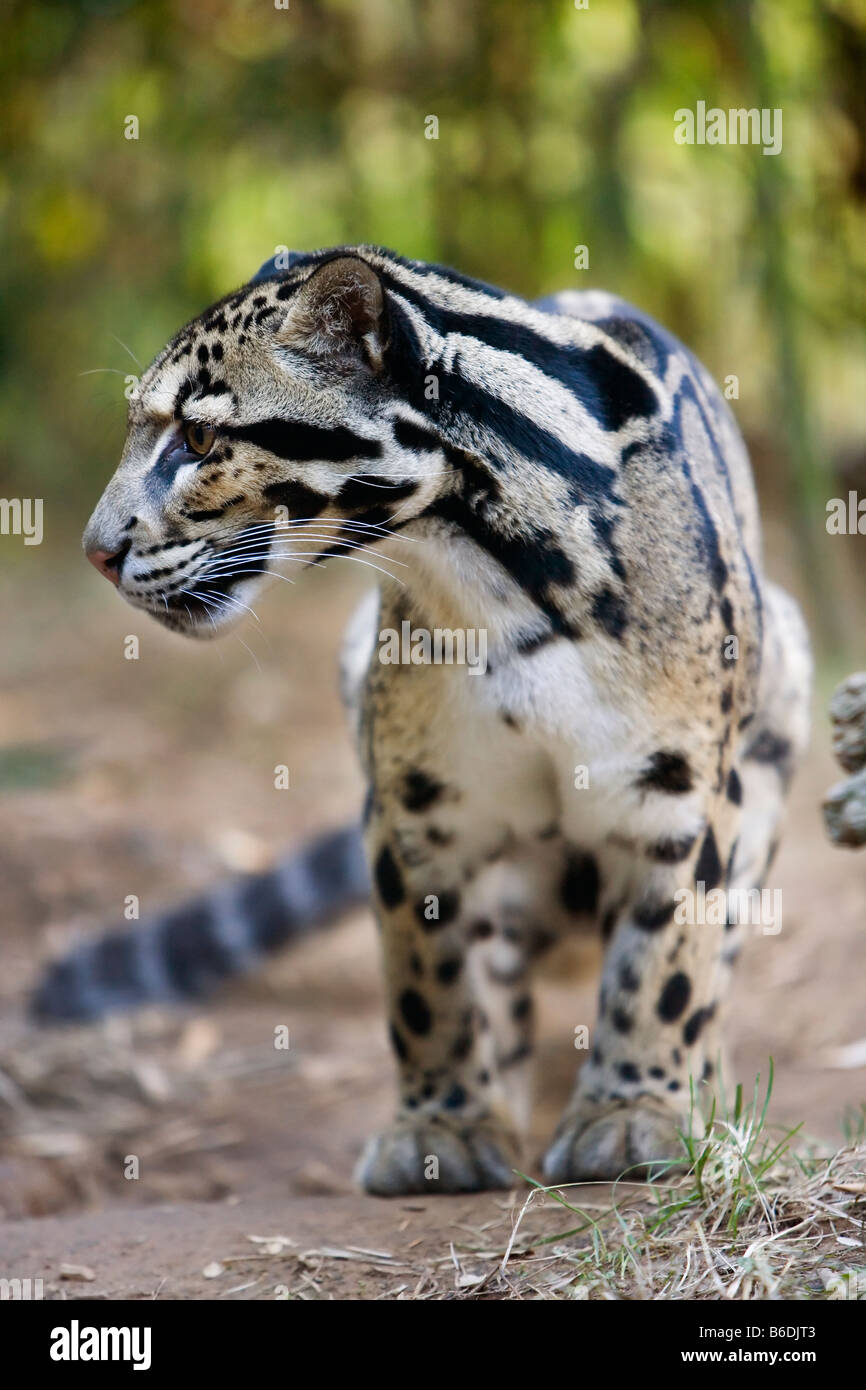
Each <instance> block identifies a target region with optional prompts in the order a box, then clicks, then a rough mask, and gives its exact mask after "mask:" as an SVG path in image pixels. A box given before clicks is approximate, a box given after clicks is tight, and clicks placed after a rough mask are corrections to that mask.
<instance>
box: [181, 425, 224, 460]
mask: <svg viewBox="0 0 866 1390" xmlns="http://www.w3.org/2000/svg"><path fill="white" fill-rule="evenodd" d="M183 437H184V441H185V442H186V444H187V445H188V447H189V448H190V449H192V451H193V453H194V454H200V455H204V454H207V453H209V451H210V450H211V449H212V448H213V442H214V439H215V437H216V434H215V431H214V430H212V429H211V427H210V425H199V424H196V423H195V421H190V422H189V424H187V425H185V426H184V431H183Z"/></svg>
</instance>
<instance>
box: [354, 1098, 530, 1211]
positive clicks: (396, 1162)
mask: <svg viewBox="0 0 866 1390" xmlns="http://www.w3.org/2000/svg"><path fill="white" fill-rule="evenodd" d="M517 1161H518V1145H517V1142H516V1140H515V1138H514V1136H513V1135H512V1134H511V1133H510V1131H509V1130H508V1129H506V1127H505V1126H504V1125H503V1124H501V1123H500V1122H499V1121H498V1120H496V1119H494V1118H493V1117H492V1116H489V1115H488V1116H484V1117H482V1118H480V1119H476V1120H473V1121H471V1122H469V1121H466V1120H464V1121H463V1122H460V1121H456V1120H452V1119H451V1118H450V1117H448V1119H446V1118H445V1117H444V1116H441V1115H438V1114H437V1115H432V1116H419V1117H418V1118H417V1119H416V1118H414V1117H413V1118H412V1119H405V1118H404V1119H399V1120H398V1121H397V1122H396V1123H395V1124H394V1125H393V1126H392V1128H391V1129H386V1130H384V1131H383V1133H381V1134H377V1135H376V1136H375V1137H374V1138H373V1139H371V1140H370V1142H369V1144H368V1145H367V1147H366V1149H365V1150H364V1153H363V1155H362V1156H361V1160H360V1162H359V1164H358V1167H357V1170H356V1173H355V1176H356V1179H357V1181H358V1182H359V1183H360V1184H361V1186H362V1187H363V1188H364V1189H365V1190H366V1191H367V1192H372V1193H374V1194H375V1195H376V1196H377V1197H399V1196H401V1195H403V1194H405V1193H415V1192H424V1193H431V1192H483V1191H486V1190H488V1189H489V1188H501V1187H512V1186H513V1185H514V1182H515V1175H514V1171H513V1169H514V1166H515V1164H516V1163H517Z"/></svg>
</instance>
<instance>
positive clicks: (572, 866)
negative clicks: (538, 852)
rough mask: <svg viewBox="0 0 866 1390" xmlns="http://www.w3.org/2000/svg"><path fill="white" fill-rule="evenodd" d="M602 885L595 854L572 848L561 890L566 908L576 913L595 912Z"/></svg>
mask: <svg viewBox="0 0 866 1390" xmlns="http://www.w3.org/2000/svg"><path fill="white" fill-rule="evenodd" d="M600 886H601V880H600V878H599V872H598V865H597V863H596V862H595V858H594V856H593V855H591V854H581V853H580V852H579V851H577V850H572V851H571V852H570V853H569V856H568V861H567V864H566V869H565V875H564V877H563V880H562V884H561V886H560V890H559V891H560V896H561V898H562V902H563V905H564V907H565V908H566V910H567V911H568V912H573V913H575V914H578V913H590V914H591V913H594V912H595V910H596V908H597V906H598V893H599V888H600Z"/></svg>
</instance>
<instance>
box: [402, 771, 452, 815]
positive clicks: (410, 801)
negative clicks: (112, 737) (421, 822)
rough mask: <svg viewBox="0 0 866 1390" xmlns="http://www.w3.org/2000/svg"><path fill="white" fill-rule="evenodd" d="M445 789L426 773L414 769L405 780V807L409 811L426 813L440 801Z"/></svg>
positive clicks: (407, 774)
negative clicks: (429, 807) (428, 808)
mask: <svg viewBox="0 0 866 1390" xmlns="http://www.w3.org/2000/svg"><path fill="white" fill-rule="evenodd" d="M444 790H445V788H444V787H443V785H442V783H441V782H437V781H436V780H435V778H433V777H428V775H427V773H426V772H421V771H420V770H415V769H413V770H412V771H411V772H407V773H406V776H405V778H404V779H403V805H404V806H405V807H406V810H407V811H413V812H414V811H426V810H427V807H428V806H432V805H433V803H434V801H438V799H439V797H440V796H441V795H442V793H443V791H444Z"/></svg>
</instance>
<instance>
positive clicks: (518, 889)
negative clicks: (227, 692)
mask: <svg viewBox="0 0 866 1390" xmlns="http://www.w3.org/2000/svg"><path fill="white" fill-rule="evenodd" d="M193 426H198V427H199V430H202V429H204V430H205V431H206V432H208V437H210V432H212V433H213V443H212V446H211V447H210V449H209V451H208V452H207V454H206V456H204V457H201V458H200V457H198V456H197V455H196V453H195V452H194V450H193V449H191V447H190V444H189V437H190V429H191V427H193ZM275 509H276V510H275ZM280 509H282V510H280ZM281 522H282V523H285V524H281ZM410 542H411V544H410ZM85 545H86V547H87V548H88V549H90V550H94V551H97V550H98V551H99V552H102V553H107V554H108V555H109V556H110V557H111V559H110V560H109V561H108V564H109V565H110V566H112V567H113V577H114V578H116V579H117V580H118V587H119V589H120V592H121V593H122V594H123V596H124V597H125V598H126V599H128V601H129V602H131V603H132V604H134V605H135V606H137V607H139V608H142V609H144V610H146V611H148V612H149V613H151V614H152V615H153V616H154V617H156V618H157V619H159V620H160V621H162V622H163V623H165V624H167V625H168V626H170V627H173V628H176V629H178V630H181V631H184V632H187V633H189V634H191V635H195V636H207V635H209V634H210V633H211V632H212V631H217V630H221V629H222V628H224V627H225V626H227V625H228V624H230V623H231V622H233V621H235V620H237V619H238V618H239V617H241V616H243V613H244V612H245V606H246V605H248V604H249V601H250V598H251V596H252V595H253V594H254V593H255V592H256V591H257V590H258V588H259V587H260V585H261V583H262V582H264V579H265V577H266V573H270V572H272V571H276V570H277V569H279V568H280V566H281V565H282V564H283V563H289V564H291V563H295V564H298V563H303V564H307V563H318V561H319V560H320V559H321V558H322V557H325V556H328V555H336V554H344V555H348V554H353V555H355V556H359V557H360V556H362V555H363V556H369V555H372V556H373V560H374V563H378V564H382V566H383V567H384V568H387V567H388V563H389V561H393V560H394V559H400V560H402V561H405V562H407V566H408V567H407V568H406V569H405V570H401V571H400V575H401V577H402V579H403V580H404V585H405V587H402V588H401V587H397V586H392V585H390V584H387V583H386V584H385V585H384V586H383V588H382V590H381V593H378V592H371V594H370V596H369V597H368V599H366V600H365V602H364V604H363V605H362V608H361V610H360V611H359V613H358V615H357V617H356V619H355V620H354V622H353V625H352V629H351V631H350V634H349V638H348V642H347V647H346V652H345V656H344V661H343V686H344V691H345V695H346V699H347V703H348V706H349V708H350V710H351V712H352V717H353V720H354V724H355V728H356V732H357V737H358V746H359V749H360V753H361V757H362V760H363V764H364V768H365V771H366V774H367V778H368V782H369V787H370V792H369V796H368V800H367V807H366V811H365V829H364V837H365V843H366V849H367V856H368V861H369V865H370V878H371V882H372V898H373V905H374V907H375V910H376V915H377V917H378V920H379V924H380V927H381V935H382V946H383V952H384V969H385V981H386V989H387V998H388V1015H389V1017H388V1024H389V1036H390V1038H391V1043H392V1046H393V1050H394V1054H395V1060H396V1064H397V1069H398V1074H399V1102H398V1109H397V1114H396V1117H395V1120H394V1123H393V1125H392V1126H391V1127H390V1128H389V1129H388V1130H386V1131H385V1132H384V1133H383V1134H381V1135H379V1136H378V1137H376V1138H375V1139H374V1140H372V1141H371V1143H370V1145H369V1146H368V1148H367V1150H366V1153H365V1155H364V1158H363V1160H362V1162H361V1166H360V1178H361V1181H362V1183H363V1184H364V1185H365V1186H366V1187H367V1189H368V1190H370V1191H372V1192H377V1193H386V1194H388V1193H402V1192H414V1191H424V1192H426V1191H436V1190H438V1191H456V1190H467V1189H476V1188H480V1187H487V1186H497V1185H503V1184H508V1183H509V1182H510V1181H511V1180H512V1170H513V1168H514V1166H515V1164H516V1162H517V1157H518V1152H519V1143H520V1133H521V1131H522V1129H523V1128H524V1127H525V1123H526V1119H527V1115H528V1105H529V1092H528V1081H529V1074H530V1069H531V1061H532V1051H533V1043H532V1034H533V1003H532V995H531V988H530V976H531V966H532V962H533V959H534V958H535V957H536V956H537V955H538V954H539V952H540V951H541V950H543V949H544V948H545V947H546V946H547V945H548V944H550V942H551V941H552V940H554V939H555V938H556V937H557V936H560V935H562V934H563V933H568V932H570V931H573V930H577V929H586V928H592V927H597V928H598V929H599V930H600V931H601V933H602V935H603V938H604V940H605V942H606V947H605V962H604V968H603V976H602V982H601V995H600V1004H599V1013H598V1019H597V1021H596V1023H595V1025H594V1028H593V1046H592V1049H591V1052H590V1054H589V1056H588V1058H587V1060H586V1062H585V1064H584V1065H583V1066H582V1067H581V1069H580V1074H579V1078H578V1081H577V1085H576V1089H575V1092H574V1096H573V1099H572V1101H571V1103H570V1104H569V1106H568V1108H567V1110H566V1113H565V1115H564V1117H563V1120H562V1122H561V1124H560V1126H559V1129H558V1130H557V1132H556V1135H555V1136H554V1139H553V1142H552V1145H551V1147H550V1149H549V1151H548V1153H547V1156H546V1159H545V1165H544V1171H545V1173H546V1175H547V1177H548V1178H549V1179H551V1180H554V1181H568V1180H572V1179H579V1178H592V1177H599V1178H612V1177H616V1176H618V1175H619V1174H620V1173H622V1172H623V1171H625V1170H630V1171H631V1172H632V1173H638V1172H640V1171H645V1170H646V1168H647V1165H649V1164H650V1163H651V1162H652V1161H653V1160H659V1159H664V1158H668V1157H670V1156H671V1155H672V1154H673V1153H675V1152H676V1151H677V1148H678V1141H677V1138H676V1132H677V1129H678V1127H680V1126H681V1125H682V1124H683V1123H684V1120H685V1117H686V1114H687V1111H688V1107H689V1096H690V1083H692V1082H694V1084H695V1085H697V1086H698V1087H700V1086H702V1085H703V1084H704V1083H705V1082H706V1081H707V1080H708V1079H709V1078H710V1077H711V1076H712V1074H713V1072H714V1069H715V1066H716V1062H717V1059H718V1056H719V1050H720V1037H719V1025H720V1019H721V1013H722V1007H723V1002H724V996H725V992H726V988H727V983H728V977H729V975H730V971H731V967H732V964H733V961H734V959H735V957H736V954H737V951H738V949H739V941H738V937H739V935H740V932H741V930H742V929H741V928H737V927H734V928H732V929H726V927H725V926H724V925H718V926H712V925H685V926H683V925H680V924H679V923H678V921H677V911H676V907H677V901H678V899H677V894H678V893H679V892H681V891H682V890H685V889H694V888H695V885H696V883H697V882H698V881H700V882H703V883H704V884H705V886H706V889H707V891H709V890H710V889H711V888H715V887H718V886H723V887H724V886H726V885H727V886H731V887H734V888H752V887H753V886H756V885H759V884H761V883H762V882H763V881H764V879H765V876H766V873H767V871H768V867H769V863H770V860H771V856H772V852H773V848H774V846H775V844H776V842H777V838H778V828H779V822H780V818H781V813H782V808H783V801H784V795H785V791H786V788H787V785H788V781H789V778H790V775H791V772H792V771H793V769H794V767H795V766H796V763H797V761H798V759H799V757H800V755H801V753H802V750H803V747H804V744H805V740H806V733H807V707H808V692H809V680H810V671H809V655H808V645H807V640H806V637H805V633H804V630H803V627H802V623H801V620H800V617H799V614H798V612H797V610H796V608H795V606H794V604H793V603H792V601H791V600H790V599H789V598H788V597H787V596H786V595H785V594H783V593H782V592H781V591H780V590H778V589H776V588H774V587H773V586H772V585H770V584H768V582H767V581H766V579H765V577H764V575H763V570H762V564H761V555H760V539H759V527H758V518H757V509H756V504H755V497H754V492H753V486H752V482H751V476H750V469H749V463H748V459H747V455H746V451H745V448H744V445H743V442H742V439H741V437H740V434H739V432H738V430H737V427H736V424H735V422H734V420H733V418H732V416H731V414H730V412H729V410H728V408H727V406H726V404H725V402H724V400H723V399H722V397H721V396H720V393H719V391H718V389H717V388H716V386H715V385H714V383H713V382H712V380H711V379H710V377H709V376H708V374H707V373H706V371H705V370H704V369H703V368H702V367H701V365H700V364H699V363H698V362H697V361H696V360H695V359H694V357H692V356H691V354H690V353H689V352H688V351H687V350H686V349H685V348H684V347H683V346H682V345H681V344H680V343H678V342H677V341H676V340H675V339H674V338H672V337H671V336H670V335H669V334H668V333H666V332H665V331H664V330H663V329H661V328H660V327H659V326H658V325H657V324H655V323H654V322H653V321H652V320H651V319H649V318H647V317H646V316H645V315H643V314H641V313H639V312H638V311H636V310H634V309H632V308H630V307H629V306H628V305H626V304H624V303H623V302H622V301H620V300H618V299H615V298H613V297H611V296H609V295H604V294H597V293H577V292H566V293H564V294H561V295H556V296H554V297H553V298H551V299H548V300H545V301H542V302H541V303H538V304H529V303H527V302H525V301H523V300H521V299H518V298H516V297H514V296H511V295H507V294H504V293H503V292H501V291H499V290H496V289H493V288H491V287H489V286H487V285H482V284H478V283H476V282H474V281H471V280H468V279H466V278H464V277H463V276H460V275H457V274H455V273H454V272H453V271H450V270H446V269H443V268H441V267H437V266H431V265H426V264H423V263H420V262H414V261H406V260H403V259H401V258H400V257H398V256H395V255H393V254H391V253H389V252H386V251H382V250H379V249H375V248H371V247H350V248H340V249H338V250H334V251H327V252H318V253H315V254H313V255H304V256H295V257H293V258H292V261H291V263H290V264H289V265H288V266H287V267H285V268H281V267H279V266H278V265H277V264H276V263H272V264H269V265H268V266H266V267H264V268H263V270H262V271H261V272H260V273H259V275H258V276H257V277H256V279H255V280H254V281H252V282H251V283H250V284H249V285H246V286H244V287H243V288H242V289H240V290H238V291H237V292H236V293H234V294H232V295H229V296H228V297H227V298H226V299H224V300H222V301H220V303H218V304H216V305H214V306H213V307H212V308H211V309H209V310H207V311H206V312H205V313H204V314H202V315H201V316H200V317H199V318H198V319H196V320H195V321H194V322H193V323H191V324H189V325H188V326H187V327H186V328H184V329H183V330H182V331H181V332H180V333H179V334H178V335H177V337H176V338H174V339H173V340H172V342H171V343H170V344H169V345H168V347H167V348H166V349H165V350H164V352H163V353H162V354H161V355H160V356H159V357H158V358H157V359H156V361H155V363H154V364H153V366H152V367H151V368H150V369H149V371H148V372H147V373H146V375H145V376H144V377H143V379H142V381H141V384H140V387H139V389H138V391H137V393H136V397H135V399H134V401H133V402H132V405H131V409H130V422H129V435H128V440H127V445H126V449H125V452H124V456H123V459H122V462H121V464H120V467H119V469H118V471H117V473H116V474H115V476H114V478H113V479H112V481H111V483H110V484H109V485H108V488H107V489H106V492H105V494H104V496H103V498H102V500H101V501H100V503H99V505H98V507H97V509H96V511H95V513H94V516H93V518H92V520H91V522H90V525H89V527H88V530H87V534H86V537H85ZM359 545H363V547H364V550H363V552H361V551H358V550H357V549H356V547H358V546H359ZM406 621H408V622H409V623H410V625H411V627H412V628H413V629H419V628H421V629H427V630H433V629H436V628H439V629H451V630H459V629H483V630H484V632H485V633H486V637H487V650H488V665H487V670H486V674H484V675H483V676H478V677H476V676H473V675H471V674H470V673H469V671H468V670H467V669H466V668H465V667H463V668H461V667H456V666H452V665H445V664H442V665H415V664H395V665H391V664H383V663H382V662H381V661H380V660H379V659H378V641H377V636H378V634H379V633H380V632H381V630H383V629H385V628H393V629H397V630H400V628H401V624H402V623H404V622H406ZM576 768H579V769H583V770H584V776H583V777H582V778H576V777H575V769H576ZM351 853H352V851H351V849H350V841H346V842H345V843H344V844H343V845H342V848H341V854H343V855H346V854H348V855H351ZM310 881H312V880H310ZM346 886H347V889H348V888H349V887H351V889H352V891H353V892H355V893H357V891H358V887H359V878H358V875H357V874H356V873H355V874H350V875H348V876H347V878H346ZM248 891H251V890H248ZM349 896H351V894H349ZM339 898H340V894H339V893H336V895H332V901H331V903H330V908H331V909H334V910H335V909H336V907H337V906H338V905H339V904H338V901H337V899H339ZM270 906H271V909H272V916H273V913H276V922H277V926H276V928H275V930H274V933H273V935H274V938H275V940H274V942H272V943H271V944H276V942H277V941H279V940H282V939H285V936H286V935H287V934H288V933H285V932H284V933H281V932H280V930H279V914H280V908H279V904H278V903H277V902H275V901H274V900H272V901H271V904H270ZM252 907H253V908H254V904H253V905H252ZM258 910H259V912H260V913H262V912H265V915H267V913H266V911H265V906H264V905H262V904H260V906H259V909H258ZM203 911H207V912H208V913H210V914H211V915H215V916H216V917H217V918H219V917H220V914H218V913H216V914H214V909H213V904H212V903H211V905H210V906H208V905H205V907H204V908H203ZM246 915H248V916H250V918H251V919H252V920H255V918H256V911H255V910H253V911H251V912H250V913H249V914H246ZM288 915H289V916H290V917H292V912H291V911H289V913H288ZM301 915H303V914H301ZM297 917H298V913H297V912H295V913H294V917H293V919H292V920H294V919H295V918H297ZM194 918H195V914H194ZM243 918H244V914H240V919H241V920H243ZM195 920H198V918H195ZM221 920H222V922H223V927H222V931H223V941H224V943H225V939H226V936H227V935H228V937H229V938H231V936H232V932H234V939H235V947H236V953H237V955H238V957H239V958H243V959H244V960H248V959H250V958H251V955H250V953H249V952H247V953H246V954H244V951H243V950H241V949H240V947H239V946H238V945H237V942H238V939H239V938H241V939H242V940H243V941H244V942H245V941H247V940H248V939H249V938H250V937H251V936H253V935H254V932H253V928H252V927H241V926H239V925H238V920H239V914H238V912H237V911H235V913H234V915H233V914H232V912H231V911H229V912H228V913H225V912H224V913H223V914H222V918H221ZM226 921H228V922H229V923H230V924H231V926H230V928H228V929H227V928H226V925H225V924H226ZM145 935H146V934H145ZM205 935H206V936H207V935H208V934H207V933H205ZM211 935H212V934H211ZM265 935H266V934H265ZM163 936H164V937H165V938H166V940H170V939H171V936H172V933H171V932H163ZM193 936H194V933H193ZM189 939H191V938H190V937H189V933H188V940H189ZM208 939H210V937H208ZM265 944H267V943H265ZM92 949H94V950H96V952H97V955H98V949H99V948H98V947H97V948H92ZM190 949H191V951H192V954H193V955H195V949H193V947H191V948H190ZM252 954H253V955H254V954H255V953H252ZM220 963H221V964H222V965H226V958H225V956H223V957H219V958H218V960H217V965H219V964H220ZM214 973H215V974H216V975H217V976H219V975H220V970H219V969H216V970H215V972H212V974H214ZM222 973H223V974H225V973H227V969H223V970H222ZM186 975H187V984H189V985H190V986H191V987H190V988H189V989H187V990H186V992H187V993H189V992H192V986H197V985H201V984H202V983H203V982H202V979H201V978H198V979H197V978H196V977H195V971H193V970H192V969H191V968H190V967H189V965H187V970H186ZM82 978H90V979H91V980H92V971H91V972H90V974H88V971H86V970H85V971H84V972H83V977H82ZM208 978H210V977H208ZM205 982H206V981H205ZM55 984H56V978H55ZM66 990H67V992H72V993H74V989H73V986H72V984H71V983H70V981H69V980H68V979H67V984H66ZM141 992H143V991H142V989H141V982H140V981H139V993H141ZM180 992H184V991H180ZM63 996H64V989H63V987H60V988H58V989H55V991H54V999H55V1003H57V1000H58V998H59V999H61V1000H62V997H63ZM90 1002H91V1009H90V1011H91V1012H93V1011H96V1009H97V1006H98V1002H99V1000H98V991H97V992H96V994H93V993H92V994H91V1000H90ZM44 1004H45V1000H44V999H43V1006H44ZM43 1011H44V1012H46V1013H49V1014H50V1013H52V1012H54V1013H56V1012H58V1011H61V1012H62V1008H60V1007H59V1006H58V1007H55V1008H54V1009H52V1008H50V1007H44V1008H43ZM584 1021H585V1020H581V1019H577V1018H576V1019H575V1025H577V1024H580V1023H581V1022H584ZM565 1045H568V1040H566V1041H565ZM431 1159H435V1160H436V1162H435V1164H431V1162H430V1160H431Z"/></svg>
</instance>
